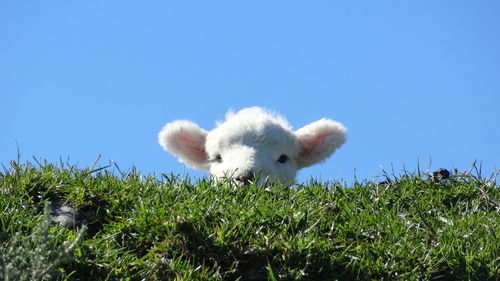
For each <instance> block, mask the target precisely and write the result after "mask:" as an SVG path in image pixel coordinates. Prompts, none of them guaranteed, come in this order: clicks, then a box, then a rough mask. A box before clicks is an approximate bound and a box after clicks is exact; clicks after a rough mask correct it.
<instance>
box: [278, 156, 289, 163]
mask: <svg viewBox="0 0 500 281" xmlns="http://www.w3.org/2000/svg"><path fill="white" fill-rule="evenodd" d="M286 161H288V156H286V155H285V154H281V156H280V158H278V162H280V163H285V162H286Z"/></svg>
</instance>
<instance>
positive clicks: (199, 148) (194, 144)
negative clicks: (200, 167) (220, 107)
mask: <svg viewBox="0 0 500 281" xmlns="http://www.w3.org/2000/svg"><path fill="white" fill-rule="evenodd" d="M178 140H179V141H180V142H181V143H183V144H184V145H185V146H186V147H187V148H188V149H189V152H191V154H192V156H193V157H194V158H195V159H196V160H197V161H199V162H202V161H205V160H206V158H207V156H206V151H205V139H204V138H203V137H200V136H197V135H192V134H189V133H188V132H186V131H184V130H182V131H180V132H179V135H178Z"/></svg>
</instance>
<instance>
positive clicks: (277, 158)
mask: <svg viewBox="0 0 500 281" xmlns="http://www.w3.org/2000/svg"><path fill="white" fill-rule="evenodd" d="M158 141H159V143H160V145H161V146H162V147H163V148H164V149H165V150H166V151H167V152H170V153H171V154H173V155H175V156H177V158H178V159H179V161H180V162H181V163H184V164H185V165H187V166H188V167H190V168H194V169H198V170H208V171H209V172H210V174H211V176H212V177H213V178H214V179H215V180H216V181H217V180H220V179H221V178H230V179H231V180H232V182H233V183H235V184H236V185H238V186H246V185H248V184H250V183H252V182H255V184H257V185H263V184H271V183H276V182H280V183H284V184H288V183H290V182H292V181H294V179H295V177H296V174H297V171H298V170H300V169H302V168H304V167H309V166H311V165H314V164H316V163H319V162H322V161H324V160H325V159H326V158H328V157H329V156H330V155H331V154H333V153H334V152H335V150H336V149H337V148H339V147H340V146H342V144H344V142H345V141H346V128H345V127H344V125H342V124H341V123H339V122H336V121H333V120H331V119H326V118H323V119H320V120H318V121H316V122H313V123H311V124H309V125H306V126H304V127H302V128H300V129H298V130H296V131H292V128H291V127H290V126H289V125H288V122H287V120H286V119H285V118H284V117H282V116H281V115H279V114H277V113H274V112H271V111H269V110H267V109H264V108H261V107H249V108H245V109H242V110H240V111H238V112H236V113H234V112H233V111H229V112H228V113H227V114H226V120H225V121H223V122H217V126H216V128H215V129H213V130H211V131H206V130H204V129H202V128H200V127H199V126H198V125H197V124H195V123H193V122H191V121H188V120H177V121H173V122H170V123H167V124H166V125H165V126H164V127H163V129H162V130H161V131H160V133H159V134H158Z"/></svg>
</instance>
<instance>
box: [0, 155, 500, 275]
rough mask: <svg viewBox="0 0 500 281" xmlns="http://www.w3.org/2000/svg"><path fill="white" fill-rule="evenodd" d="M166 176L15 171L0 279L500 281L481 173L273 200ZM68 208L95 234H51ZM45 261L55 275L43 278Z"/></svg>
mask: <svg viewBox="0 0 500 281" xmlns="http://www.w3.org/2000/svg"><path fill="white" fill-rule="evenodd" d="M120 173H122V172H120ZM159 178H160V177H154V176H143V175H141V174H140V173H139V172H138V171H135V170H134V169H132V170H131V171H128V172H123V173H122V174H121V175H120V176H119V177H117V176H116V175H115V173H114V172H113V169H111V168H109V167H108V168H104V169H101V168H99V169H94V168H86V169H78V168H77V167H75V166H69V165H67V164H60V165H53V164H50V163H40V162H37V163H36V164H31V163H26V164H20V163H16V162H12V163H11V165H10V166H9V167H4V170H3V171H2V172H0V243H1V244H2V245H0V279H7V278H10V279H11V280H14V277H16V276H31V277H29V278H28V277H26V280H33V279H35V280H42V279H47V280H237V279H239V280H498V277H499V276H500V266H499V264H500V258H499V253H500V249H499V248H500V242H499V241H500V239H499V237H498V236H499V234H500V229H499V228H500V227H499V221H500V215H499V208H500V196H499V195H500V191H499V186H498V185H497V183H496V181H495V180H491V179H490V180H488V179H484V178H481V177H480V176H479V175H474V176H473V175H471V174H470V173H464V174H455V175H453V176H452V177H451V178H449V179H447V180H444V181H440V182H435V181H432V180H430V179H429V178H428V177H427V176H425V175H420V173H418V172H417V173H416V174H415V175H413V174H409V173H404V174H403V175H402V176H400V177H398V178H395V177H387V179H386V180H385V183H381V184H378V183H376V182H368V181H367V182H363V183H354V184H353V185H352V186H347V185H346V184H345V183H340V182H333V183H332V182H331V183H326V184H324V183H318V182H314V181H311V182H310V183H308V184H306V185H305V186H301V187H297V186H292V187H289V186H284V185H275V186H270V187H267V188H261V187H256V186H249V187H240V188H234V187H232V186H231V185H230V184H228V183H221V182H219V183H217V184H212V183H211V182H209V181H208V180H205V179H201V180H198V181H197V182H195V183H191V181H190V180H189V179H184V178H180V177H176V176H173V175H172V176H165V175H162V176H161V179H159ZM61 200H67V201H68V202H69V203H70V204H71V205H73V206H74V207H75V208H76V209H78V210H79V211H80V212H81V213H82V214H83V219H82V220H83V221H84V222H85V225H86V229H82V226H81V225H76V226H75V227H74V228H72V229H67V228H65V227H63V226H59V225H53V226H50V225H48V224H47V216H46V215H45V216H44V215H43V213H44V212H43V210H44V206H45V204H46V202H49V201H51V202H54V201H61ZM82 233H83V236H82ZM30 241H32V242H30ZM33 241H34V242H33ZM2 248H3V249H2ZM15 249H24V250H22V251H17V250H15ZM58 251H59V252H61V253H62V254H57V252H58ZM16 260H21V261H23V262H22V263H16V262H14V261H16ZM41 262H42V263H47V267H46V268H45V269H46V270H42V271H38V273H39V275H33V274H34V273H33V271H35V270H36V268H37V267H39V264H40V263H41ZM7 268H8V270H6V269H7ZM16 270H17V271H18V272H17V273H16ZM40 272H41V275H40ZM23 273H25V275H22V274H23ZM33 276H36V277H33ZM30 278H31V279H30Z"/></svg>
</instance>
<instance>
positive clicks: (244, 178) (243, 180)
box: [235, 174, 254, 186]
mask: <svg viewBox="0 0 500 281" xmlns="http://www.w3.org/2000/svg"><path fill="white" fill-rule="evenodd" d="M253 178H254V176H253V174H248V175H245V176H238V177H236V178H235V180H236V181H239V182H241V183H242V184H243V185H244V186H247V185H249V184H250V183H251V182H252V181H253Z"/></svg>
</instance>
